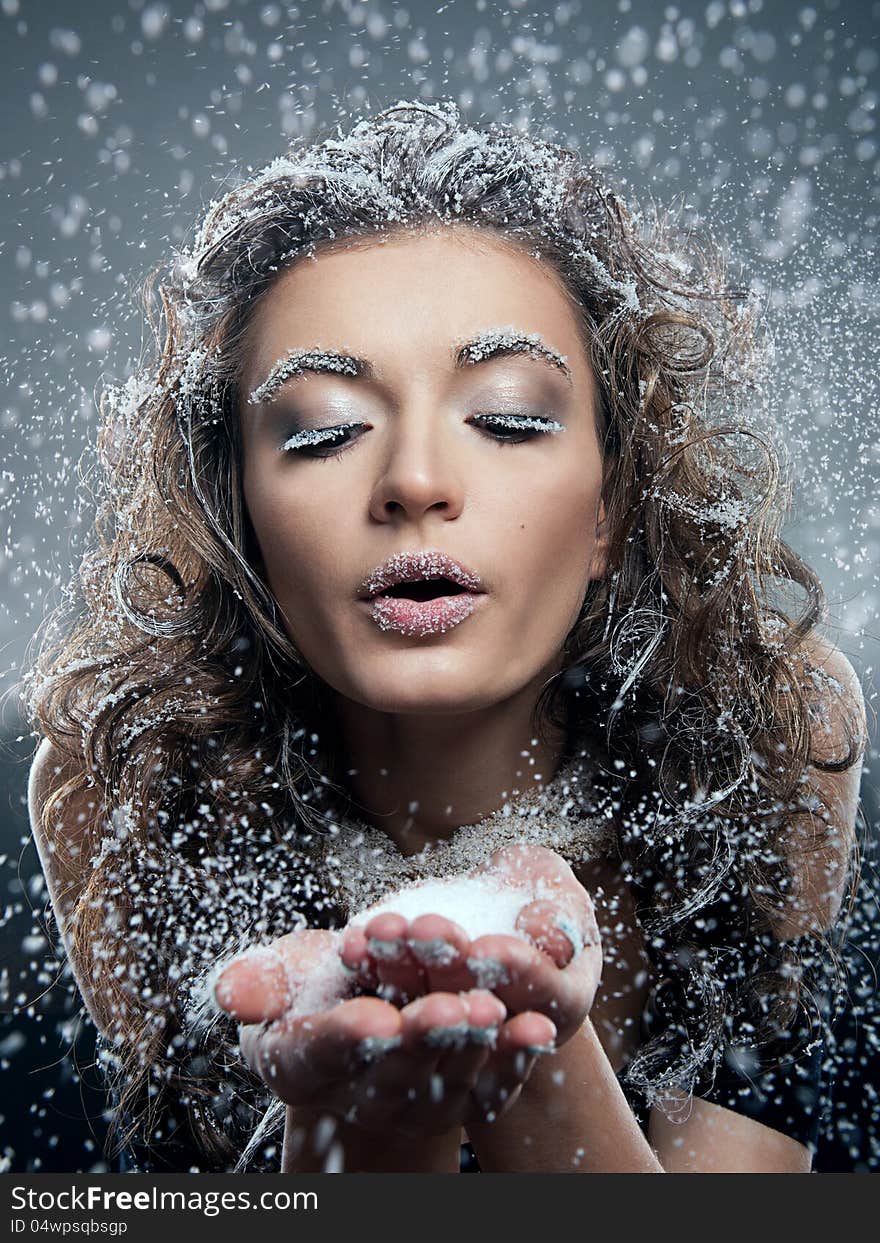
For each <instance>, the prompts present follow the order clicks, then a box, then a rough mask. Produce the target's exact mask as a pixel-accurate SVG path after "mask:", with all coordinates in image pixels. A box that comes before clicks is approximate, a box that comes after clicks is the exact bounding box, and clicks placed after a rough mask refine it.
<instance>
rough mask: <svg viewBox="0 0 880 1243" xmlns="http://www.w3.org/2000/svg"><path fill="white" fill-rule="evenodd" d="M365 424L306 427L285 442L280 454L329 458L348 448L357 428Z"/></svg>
mask: <svg viewBox="0 0 880 1243" xmlns="http://www.w3.org/2000/svg"><path fill="white" fill-rule="evenodd" d="M366 426H367V424H366V423H337V425H336V426H335V427H308V428H305V429H304V430H303V431H301V432H294V434H293V435H292V436H290V437H288V439H287V440H285V442H284V444H283V445H281V452H282V453H298V454H300V455H301V456H302V457H314V458H330V457H335V456H336V455H337V454H338V453H341V452H342V450H343V449H346V448H348V446H349V445H350V444H351V442H352V440H353V439H354V436H353V432H354V431H355V430H356V429H357V428H362V427H366Z"/></svg>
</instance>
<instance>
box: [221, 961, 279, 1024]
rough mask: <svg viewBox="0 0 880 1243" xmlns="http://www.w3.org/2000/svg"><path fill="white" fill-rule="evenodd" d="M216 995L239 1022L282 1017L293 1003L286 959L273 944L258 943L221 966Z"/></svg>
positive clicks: (261, 1020)
mask: <svg viewBox="0 0 880 1243" xmlns="http://www.w3.org/2000/svg"><path fill="white" fill-rule="evenodd" d="M214 998H215V1000H216V1002H217V1005H218V1006H219V1007H220V1009H221V1010H225V1012H226V1013H227V1014H230V1015H232V1017H233V1018H234V1019H237V1020H238V1022H239V1023H264V1022H272V1021H273V1020H274V1019H278V1018H280V1017H281V1015H282V1014H283V1013H284V1012H285V1010H286V1009H287V1008H288V1006H289V1005H290V1002H291V990H290V981H289V979H288V974H287V968H286V967H285V965H284V960H283V959H282V957H281V955H280V954H279V953H278V952H277V951H276V950H274V949H273V948H271V947H270V946H254V947H253V948H251V949H249V950H247V951H246V952H245V953H244V954H240V955H239V956H238V957H237V958H233V959H232V961H231V962H229V963H227V964H226V966H225V967H223V968H222V969H221V971H220V974H219V975H218V976H217V979H216V980H215V981H214Z"/></svg>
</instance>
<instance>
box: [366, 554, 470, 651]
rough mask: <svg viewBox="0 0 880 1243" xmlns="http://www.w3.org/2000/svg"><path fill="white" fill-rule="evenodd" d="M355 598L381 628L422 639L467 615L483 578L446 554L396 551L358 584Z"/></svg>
mask: <svg viewBox="0 0 880 1243" xmlns="http://www.w3.org/2000/svg"><path fill="white" fill-rule="evenodd" d="M359 597H360V599H361V600H363V601H364V602H365V603H366V604H367V605H368V606H369V608H370V616H371V617H372V619H373V621H374V622H375V623H376V625H378V626H379V628H380V629H381V630H395V631H397V632H398V633H399V634H403V635H407V636H410V637H416V638H423V637H426V636H428V635H432V634H445V633H446V631H448V630H450V629H452V627H453V626H457V625H458V624H459V623H460V622H463V621H464V620H465V618H467V617H470V615H471V613H473V612H474V610H475V609H476V608H477V606H478V605H479V603H480V601H481V600H483V599H484V598H485V592H484V589H483V586H482V581H481V579H480V578H479V576H478V575H477V574H475V573H474V572H473V571H472V570H470V569H468V568H467V567H466V566H463V565H462V564H461V563H460V562H458V561H454V560H453V559H452V558H451V557H449V556H447V555H446V553H442V552H437V551H436V550H433V549H429V550H426V551H422V552H414V553H395V554H394V555H393V556H392V557H389V558H388V560H387V561H385V562H383V563H382V565H380V566H378V567H377V568H376V569H375V570H374V571H373V572H372V573H371V574H370V575H369V576H368V577H367V578H366V579H365V580H364V582H363V583H362V584H361V589H360V592H359Z"/></svg>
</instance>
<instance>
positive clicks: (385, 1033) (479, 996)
mask: <svg viewBox="0 0 880 1243" xmlns="http://www.w3.org/2000/svg"><path fill="white" fill-rule="evenodd" d="M339 940H340V934H338V933H333V932H324V931H318V930H308V931H302V932H296V933H292V934H290V935H289V936H287V937H282V938H280V940H278V941H276V942H275V943H274V944H273V945H272V946H270V947H266V948H260V949H259V950H256V951H251V952H250V953H245V954H243V955H241V956H240V957H238V958H237V959H235V960H233V961H232V962H231V963H229V964H227V966H226V967H225V969H224V970H223V971H222V972H221V974H220V976H219V977H218V980H217V982H216V984H215V997H216V999H217V1002H218V1005H220V1007H221V1008H222V1009H223V1010H225V1011H226V1012H227V1013H228V1014H230V1015H231V1016H232V1017H234V1018H237V1019H238V1020H239V1021H240V1023H242V1026H241V1028H240V1042H241V1049H242V1053H243V1055H244V1058H245V1060H246V1061H247V1063H248V1064H249V1065H250V1066H251V1068H252V1069H253V1070H254V1071H255V1072H256V1073H257V1074H258V1075H259V1076H260V1077H261V1078H262V1079H263V1081H264V1082H265V1083H266V1085H267V1086H268V1087H269V1088H271V1090H272V1091H273V1092H274V1093H275V1095H277V1096H278V1097H279V1098H280V1099H281V1100H283V1101H285V1102H286V1103H287V1104H289V1105H295V1106H302V1107H308V1108H317V1109H320V1110H321V1111H322V1112H326V1113H330V1114H333V1115H335V1116H337V1117H339V1118H342V1119H344V1120H345V1121H347V1122H350V1123H353V1124H355V1125H357V1126H359V1127H362V1128H364V1129H366V1130H368V1131H372V1132H379V1133H385V1134H387V1133H389V1132H393V1133H398V1134H402V1135H412V1136H417V1135H439V1134H443V1133H445V1132H447V1131H449V1130H450V1129H452V1128H453V1127H455V1126H460V1125H462V1123H463V1122H464V1121H465V1120H466V1118H467V1116H468V1115H469V1113H470V1111H471V1109H472V1107H473V1100H474V1099H475V1096H474V1094H475V1093H477V1094H478V1080H479V1078H480V1073H481V1071H482V1070H483V1068H484V1066H485V1065H486V1063H487V1060H488V1059H489V1056H490V1052H491V1051H492V1048H493V1046H494V1045H496V1044H497V1046H498V1049H499V1052H500V1053H501V1054H502V1055H503V1057H504V1058H505V1059H507V1060H509V1061H511V1063H512V1062H513V1060H514V1058H515V1057H516V1056H517V1055H519V1060H518V1063H517V1066H516V1067H513V1066H512V1065H511V1068H510V1070H509V1072H507V1071H506V1072H505V1083H504V1084H502V1085H501V1091H500V1093H499V1092H497V1091H496V1092H495V1097H499V1096H500V1099H499V1100H496V1101H495V1108H496V1109H497V1110H498V1111H499V1112H500V1110H502V1109H503V1108H504V1107H505V1106H506V1105H508V1104H512V1102H513V1100H514V1099H515V1097H516V1094H517V1093H518V1090H519V1088H520V1086H521V1084H522V1082H524V1081H525V1079H526V1078H527V1077H528V1074H529V1073H530V1070H531V1066H532V1065H533V1063H534V1054H533V1053H531V1052H530V1051H529V1047H530V1045H531V1044H535V1043H539V1044H541V1043H546V1042H548V1041H552V1037H553V1034H554V1033H553V1029H552V1024H549V1023H548V1022H547V1020H546V1019H544V1018H543V1017H542V1016H540V1015H538V1016H525V1015H520V1016H516V1018H515V1019H513V1020H510V1021H508V1022H505V1019H506V1010H505V1007H504V1004H503V1003H502V1002H501V1001H500V1000H499V999H498V998H497V997H496V996H494V995H493V994H492V993H490V992H487V991H485V990H480V989H470V990H466V991H463V992H461V993H458V992H448V991H432V992H430V993H429V994H428V995H425V996H422V997H419V998H417V999H416V1000H414V1001H412V1002H410V1003H408V1004H407V1005H405V1006H403V1007H401V1008H399V1007H398V1006H395V1005H394V1004H392V1003H391V1002H390V1001H387V1000H383V999H382V998H380V997H376V996H350V997H347V998H343V999H342V1000H340V999H339V998H338V997H337V998H336V999H335V1000H334V999H333V998H332V997H331V998H329V999H328V1001H327V1003H326V1005H325V1006H324V1008H320V1009H316V1010H315V1011H313V1012H308V1011H307V1008H306V1007H304V1005H303V1000H304V996H305V994H304V989H303V988H300V987H299V986H298V984H299V982H300V981H306V982H308V981H311V982H310V983H307V984H306V987H308V988H310V989H312V991H313V995H314V996H315V997H319V991H317V990H318V987H319V982H320V980H321V979H322V978H323V979H324V980H325V983H326V981H327V980H328V979H329V980H330V982H331V983H332V980H333V972H334V971H335V970H336V969H337V967H338V966H339V965H340V964H339V959H338V954H337V950H338V947H339ZM342 969H343V970H344V968H342ZM348 978H349V979H351V980H352V984H351V987H352V989H354V988H355V987H356V985H355V984H354V982H353V981H354V977H353V973H350V972H349V973H348ZM542 1024H543V1026H542ZM493 1081H494V1079H493Z"/></svg>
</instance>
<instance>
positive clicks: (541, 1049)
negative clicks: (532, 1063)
mask: <svg viewBox="0 0 880 1243" xmlns="http://www.w3.org/2000/svg"><path fill="white" fill-rule="evenodd" d="M523 1049H524V1050H525V1052H526V1053H528V1054H529V1055H530V1056H531V1057H540V1056H541V1054H542V1053H555V1052H556V1045H555V1044H526V1045H523Z"/></svg>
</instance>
